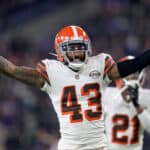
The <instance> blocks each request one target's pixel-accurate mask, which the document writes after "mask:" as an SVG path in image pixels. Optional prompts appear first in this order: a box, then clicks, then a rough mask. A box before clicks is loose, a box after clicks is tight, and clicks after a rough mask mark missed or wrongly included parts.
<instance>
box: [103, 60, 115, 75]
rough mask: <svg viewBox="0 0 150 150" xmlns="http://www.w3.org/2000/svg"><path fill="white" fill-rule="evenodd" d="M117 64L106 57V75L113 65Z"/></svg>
mask: <svg viewBox="0 0 150 150" xmlns="http://www.w3.org/2000/svg"><path fill="white" fill-rule="evenodd" d="M114 64H115V62H114V60H113V59H112V58H110V57H106V59H105V69H104V75H106V74H107V72H109V70H110V69H111V68H112V67H113V65H114Z"/></svg>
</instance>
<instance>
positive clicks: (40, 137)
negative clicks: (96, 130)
mask: <svg viewBox="0 0 150 150" xmlns="http://www.w3.org/2000/svg"><path fill="white" fill-rule="evenodd" d="M68 24H74V25H79V26H81V27H83V28H84V29H85V30H86V31H87V33H88V34H89V36H90V37H91V40H92V43H93V50H94V54H97V53H99V52H106V53H109V54H111V55H112V56H113V58H114V59H115V60H118V59H119V58H120V57H122V56H125V55H129V54H130V55H135V56H137V55H139V54H140V53H141V52H142V51H143V50H144V49H147V48H150V42H149V41H150V1H149V0H76V1H73V0H0V55H3V56H5V57H6V58H8V59H9V60H11V61H12V62H13V63H15V64H17V65H27V66H31V67H35V66H36V64H37V62H39V61H40V60H41V59H43V58H46V57H47V58H52V56H50V55H48V53H49V52H54V48H53V41H54V37H55V34H56V33H57V32H58V31H59V30H60V29H61V28H62V27H64V26H66V25H68ZM146 71H147V77H146V80H145V83H144V87H145V88H150V78H148V76H149V74H150V69H149V68H147V69H146ZM58 138H59V133H58V122H57V117H56V114H55V112H54V110H53V107H52V105H51V102H50V100H49V98H48V96H47V95H46V94H44V93H42V92H40V90H37V89H34V88H32V87H28V86H26V85H24V84H22V83H19V82H16V81H13V80H12V79H9V78H7V77H4V76H3V75H1V76H0V150H26V149H28V150H56V148H55V147H56V144H57V140H58ZM149 140H150V136H149V135H148V134H146V133H145V139H144V142H145V143H144V150H149V149H150V144H149Z"/></svg>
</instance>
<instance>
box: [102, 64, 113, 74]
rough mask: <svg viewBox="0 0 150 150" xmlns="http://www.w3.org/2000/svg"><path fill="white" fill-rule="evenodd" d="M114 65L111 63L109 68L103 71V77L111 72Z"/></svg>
mask: <svg viewBox="0 0 150 150" xmlns="http://www.w3.org/2000/svg"><path fill="white" fill-rule="evenodd" d="M114 64H115V62H113V63H112V64H111V65H109V66H108V67H107V68H106V69H105V71H104V75H106V74H107V73H108V72H109V71H110V70H111V68H112V67H113V66H114Z"/></svg>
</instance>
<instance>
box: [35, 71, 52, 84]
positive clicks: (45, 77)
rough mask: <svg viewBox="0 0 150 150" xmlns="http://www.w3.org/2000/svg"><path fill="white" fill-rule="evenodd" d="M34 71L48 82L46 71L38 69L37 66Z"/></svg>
mask: <svg viewBox="0 0 150 150" xmlns="http://www.w3.org/2000/svg"><path fill="white" fill-rule="evenodd" d="M36 71H37V72H38V73H40V74H41V75H42V77H44V79H45V80H46V81H47V82H48V83H49V84H50V81H49V79H48V75H47V73H45V72H42V70H40V69H39V68H36Z"/></svg>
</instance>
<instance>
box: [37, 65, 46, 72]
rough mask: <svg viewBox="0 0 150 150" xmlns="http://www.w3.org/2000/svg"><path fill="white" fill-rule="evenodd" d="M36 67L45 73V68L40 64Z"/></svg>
mask: <svg viewBox="0 0 150 150" xmlns="http://www.w3.org/2000/svg"><path fill="white" fill-rule="evenodd" d="M37 67H39V68H40V69H41V70H43V71H46V67H45V65H43V64H42V63H39V64H38V66H37Z"/></svg>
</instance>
